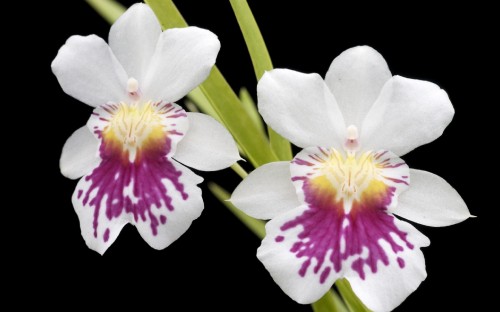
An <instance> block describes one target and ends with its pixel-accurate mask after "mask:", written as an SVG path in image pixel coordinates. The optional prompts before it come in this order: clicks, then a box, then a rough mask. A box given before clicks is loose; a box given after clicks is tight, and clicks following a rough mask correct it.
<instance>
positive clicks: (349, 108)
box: [325, 46, 392, 127]
mask: <svg viewBox="0 0 500 312" xmlns="http://www.w3.org/2000/svg"><path fill="white" fill-rule="evenodd" d="M391 76H392V75H391V72H390V71H389V67H388V66H387V63H386V62H385V60H384V58H383V57H382V55H380V53H378V52H377V51H375V50H374V49H373V48H371V47H368V46H358V47H354V48H351V49H348V50H346V51H344V52H342V54H340V55H339V56H337V57H336V58H335V59H334V60H333V62H332V64H331V65H330V68H329V69H328V72H327V73H326V77H325V82H326V84H327V85H328V87H330V90H331V91H332V93H333V95H334V96H335V99H336V100H337V103H338V105H339V107H340V110H341V111H342V113H343V115H344V120H345V123H346V125H355V126H357V127H360V126H361V123H362V121H363V119H364V117H365V116H366V114H367V113H368V111H369V110H370V107H371V106H372V105H373V103H374V102H375V100H376V99H377V97H378V95H379V94H380V90H382V87H383V86H384V84H385V83H386V81H387V80H389V79H390V78H391Z"/></svg>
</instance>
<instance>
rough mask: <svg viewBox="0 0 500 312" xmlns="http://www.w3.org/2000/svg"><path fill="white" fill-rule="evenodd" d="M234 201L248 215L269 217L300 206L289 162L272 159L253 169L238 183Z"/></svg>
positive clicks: (232, 197) (232, 198) (260, 217)
mask: <svg viewBox="0 0 500 312" xmlns="http://www.w3.org/2000/svg"><path fill="white" fill-rule="evenodd" d="M231 202H232V203H233V204H234V205H235V206H236V207H237V208H238V209H240V210H242V211H243V212H245V213H246V214H248V215H249V216H252V217H254V218H257V219H266V220H267V219H271V218H274V217H275V216H277V215H278V214H281V213H284V212H286V211H288V210H291V209H294V208H296V207H298V206H300V203H299V200H298V198H297V194H296V193H295V189H294V187H293V184H292V180H291V177H290V162H288V161H280V162H273V163H269V164H265V165H263V166H261V167H259V168H257V169H255V170H254V171H252V172H251V173H250V174H249V175H248V177H246V178H245V179H244V180H243V181H242V182H241V183H240V184H239V185H238V186H237V187H236V189H235V190H234V192H233V195H232V196H231Z"/></svg>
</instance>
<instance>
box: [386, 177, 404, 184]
mask: <svg viewBox="0 0 500 312" xmlns="http://www.w3.org/2000/svg"><path fill="white" fill-rule="evenodd" d="M384 179H387V180H390V181H392V182H395V183H403V184H406V185H410V184H409V183H408V182H406V181H404V180H401V179H395V178H391V177H386V176H384Z"/></svg>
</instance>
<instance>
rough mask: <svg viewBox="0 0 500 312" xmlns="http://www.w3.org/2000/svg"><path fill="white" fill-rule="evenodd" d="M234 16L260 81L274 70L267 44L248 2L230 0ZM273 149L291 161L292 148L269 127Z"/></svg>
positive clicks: (276, 153)
mask: <svg viewBox="0 0 500 312" xmlns="http://www.w3.org/2000/svg"><path fill="white" fill-rule="evenodd" d="M230 2H231V6H232V8H233V11H234V15H235V16H236V19H237V20H238V24H239V25H240V29H241V33H242V34H243V38H244V39H245V43H246V45H247V49H248V52H249V53H250V58H251V59H252V64H253V68H254V71H255V77H257V80H259V79H260V78H261V77H262V75H264V73H265V72H266V71H268V70H271V69H273V63H272V62H271V57H270V56H269V52H268V51H267V47H266V43H265V42H264V38H263V37H262V34H261V32H260V29H259V26H258V25H257V22H256V21H255V18H254V16H253V14H252V10H250V7H249V6H248V3H247V1H246V0H230ZM268 133H269V141H270V144H271V149H272V150H273V152H274V153H275V155H276V156H277V157H278V158H279V160H291V159H292V148H291V146H290V142H288V141H287V140H286V139H285V138H283V137H282V136H281V135H279V134H278V133H276V132H275V131H274V130H273V129H271V128H270V127H268Z"/></svg>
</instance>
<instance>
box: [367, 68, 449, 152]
mask: <svg viewBox="0 0 500 312" xmlns="http://www.w3.org/2000/svg"><path fill="white" fill-rule="evenodd" d="M454 113H455V111H454V109H453V106H452V105H451V102H450V99H449V98H448V95H447V94H446V92H445V91H444V90H442V89H440V88H439V87H438V86H437V85H435V84H433V83H431V82H427V81H422V80H414V79H408V78H403V77H400V76H394V77H393V78H392V79H390V80H389V81H388V82H387V83H386V84H385V86H384V88H383V89H382V92H381V94H380V96H379V98H378V99H377V101H376V102H375V104H374V105H373V106H372V108H371V110H370V112H369V113H368V115H367V116H366V118H365V120H364V121H363V126H362V128H361V144H362V145H363V146H364V147H365V149H385V150H390V151H392V152H393V153H395V154H396V155H398V156H402V155H404V154H406V153H408V152H409V151H411V150H413V149H414V148H416V147H418V146H420V145H423V144H426V143H429V142H432V141H434V140H435V139H437V138H438V137H439V136H441V134H442V133H443V131H444V129H445V128H446V126H447V125H448V124H449V123H450V121H451V119H452V118H453V114H454Z"/></svg>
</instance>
